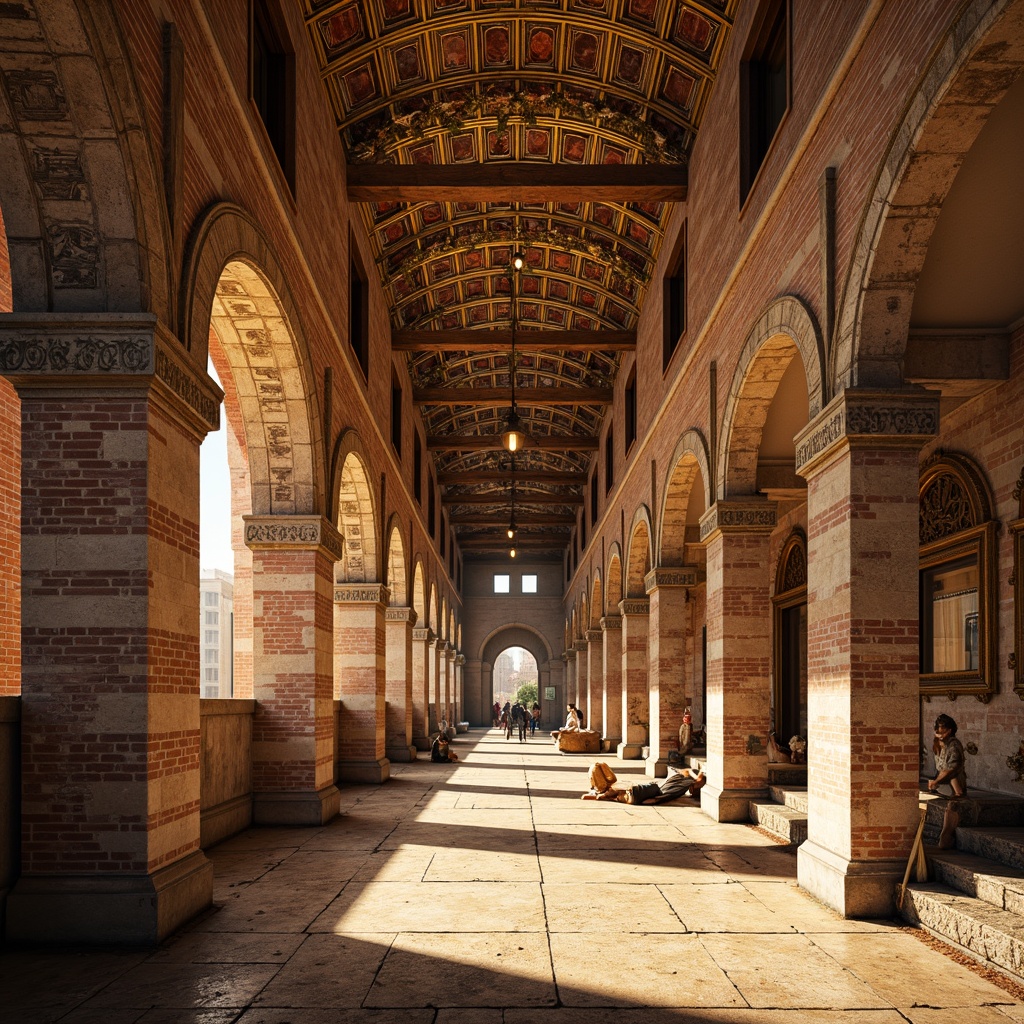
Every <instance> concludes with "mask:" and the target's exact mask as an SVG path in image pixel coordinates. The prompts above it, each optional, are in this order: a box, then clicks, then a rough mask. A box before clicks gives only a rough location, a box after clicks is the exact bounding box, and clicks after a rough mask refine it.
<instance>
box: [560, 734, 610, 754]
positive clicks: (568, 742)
mask: <svg viewBox="0 0 1024 1024" xmlns="http://www.w3.org/2000/svg"><path fill="white" fill-rule="evenodd" d="M555 746H556V747H557V748H558V751H559V753H561V754H599V753H600V752H601V734H600V733H599V732H595V731H594V730H593V729H580V730H578V731H575V732H569V731H560V732H559V733H558V737H557V738H556V739H555Z"/></svg>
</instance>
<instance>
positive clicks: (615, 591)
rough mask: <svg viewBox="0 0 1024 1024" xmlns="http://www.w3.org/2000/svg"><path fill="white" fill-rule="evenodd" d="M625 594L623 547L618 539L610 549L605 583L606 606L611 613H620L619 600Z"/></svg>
mask: <svg viewBox="0 0 1024 1024" xmlns="http://www.w3.org/2000/svg"><path fill="white" fill-rule="evenodd" d="M624 596H625V595H624V594H623V593H622V549H621V548H620V547H619V544H618V541H615V542H613V544H612V546H611V547H610V548H609V549H608V581H607V583H606V585H605V595H604V600H605V608H606V610H607V613H608V614H609V615H618V614H619V602H620V601H621V600H622V598H623V597H624Z"/></svg>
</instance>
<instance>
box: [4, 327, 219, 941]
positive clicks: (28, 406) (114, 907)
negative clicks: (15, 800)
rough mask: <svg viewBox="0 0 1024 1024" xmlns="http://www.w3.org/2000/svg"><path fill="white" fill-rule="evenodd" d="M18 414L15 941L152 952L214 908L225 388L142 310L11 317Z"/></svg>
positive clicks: (8, 336) (7, 356) (10, 363)
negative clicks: (210, 838) (204, 657)
mask: <svg viewBox="0 0 1024 1024" xmlns="http://www.w3.org/2000/svg"><path fill="white" fill-rule="evenodd" d="M0 319H2V326H0V353H2V359H0V365H2V367H3V372H4V374H5V375H6V376H8V377H9V379H10V380H11V383H12V384H13V385H14V387H15V388H16V389H17V392H18V396H19V398H20V400H21V424H20V434H21V490H22V504H21V522H20V532H21V580H20V590H21V602H22V603H21V665H22V679H21V698H20V717H21V723H20V746H21V777H20V784H21V790H20V793H21V851H20V866H19V867H20V873H19V877H18V878H17V880H16V881H15V883H14V886H13V888H12V889H11V891H10V893H9V894H8V900H7V924H6V930H7V938H8V940H10V941H11V942H14V943H69V942H70V943H76V942H89V943H111V944H121V943H146V944H149V943H155V942H158V941H160V940H161V939H163V938H164V937H165V936H167V935H168V934H170V933H171V932H172V931H174V930H175V929H176V928H178V927H179V926H180V925H182V924H183V923H185V922H186V921H187V920H188V919H189V918H191V917H193V916H194V915H196V914H197V913H199V912H200V911H202V910H203V909H205V908H206V907H207V906H209V904H210V901H211V899H212V893H213V870H212V867H211V865H210V863H209V862H208V861H207V859H206V857H205V856H204V854H203V853H202V851H201V850H200V848H199V840H200V828H199V795H200V771H199V750H200V722H199V667H200V666H199V628H200V627H199V586H198V581H199V444H200V442H201V440H202V438H203V436H204V435H205V434H206V433H207V432H208V431H209V430H212V429H216V426H217V418H218V412H217V409H218V403H219V400H220V397H221V394H220V390H219V388H217V386H216V385H215V384H214V383H213V381H211V380H210V379H209V378H208V377H207V375H206V368H205V366H204V367H198V366H193V365H192V364H191V363H190V362H189V361H188V356H187V354H186V353H185V352H184V351H183V350H182V347H181V345H180V344H179V342H178V341H177V339H175V338H174V337H172V336H171V335H170V334H169V333H168V332H167V330H166V328H164V327H163V325H161V324H160V323H159V322H158V321H157V319H156V318H155V317H153V316H147V315H144V314H121V315H118V314H96V315H89V314H74V315H59V314H37V315H24V314H7V315H5V316H4V317H2V318H0Z"/></svg>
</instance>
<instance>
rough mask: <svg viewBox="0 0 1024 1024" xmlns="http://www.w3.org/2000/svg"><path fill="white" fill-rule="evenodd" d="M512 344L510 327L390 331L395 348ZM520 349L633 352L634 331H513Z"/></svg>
mask: <svg viewBox="0 0 1024 1024" xmlns="http://www.w3.org/2000/svg"><path fill="white" fill-rule="evenodd" d="M511 346H512V329H511V327H499V328H496V329H494V330H480V331H474V330H466V329H462V328H460V329H458V330H450V331H445V330H436V331H428V330H420V331H415V330H407V331H392V333H391V348H392V349H393V350H394V351H395V352H495V351H504V350H507V349H509V348H511ZM516 348H517V349H519V351H520V352H556V351H564V350H566V349H577V350H580V351H585V352H634V351H636V331H580V330H572V331H554V330H545V331H522V330H519V331H516Z"/></svg>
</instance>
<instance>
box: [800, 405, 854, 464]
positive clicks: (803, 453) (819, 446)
mask: <svg viewBox="0 0 1024 1024" xmlns="http://www.w3.org/2000/svg"><path fill="white" fill-rule="evenodd" d="M842 436H843V414H842V412H836V413H835V414H834V415H833V416H832V417H831V418H830V419H829V420H828V421H827V422H825V423H824V424H823V425H822V426H820V427H819V428H818V429H817V430H816V431H815V432H814V433H813V434H811V436H810V437H809V438H807V440H806V441H804V443H803V444H802V445H800V447H799V448H797V450H796V464H797V467H798V468H799V467H800V466H804V465H806V464H807V463H808V462H810V461H811V459H813V458H814V456H815V455H817V454H818V453H819V452H823V451H824V450H825V449H826V448H828V447H829V445H831V444H834V443H835V442H836V441H838V440H839V438H840V437H842Z"/></svg>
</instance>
